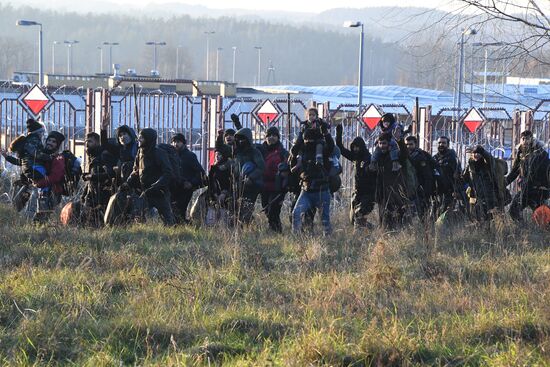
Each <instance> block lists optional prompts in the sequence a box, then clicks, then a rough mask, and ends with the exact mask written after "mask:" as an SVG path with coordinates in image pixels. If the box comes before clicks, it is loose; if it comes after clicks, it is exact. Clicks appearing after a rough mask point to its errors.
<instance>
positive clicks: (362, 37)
mask: <svg viewBox="0 0 550 367" xmlns="http://www.w3.org/2000/svg"><path fill="white" fill-rule="evenodd" d="M344 27H347V28H359V27H361V32H360V34H359V76H358V81H357V84H358V86H357V104H358V107H357V114H358V115H359V114H360V113H361V106H362V105H363V44H364V42H365V30H364V26H363V23H361V22H359V21H355V22H352V21H348V22H345V23H344Z"/></svg>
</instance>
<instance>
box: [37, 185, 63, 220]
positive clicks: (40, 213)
mask: <svg viewBox="0 0 550 367" xmlns="http://www.w3.org/2000/svg"><path fill="white" fill-rule="evenodd" d="M60 202H61V195H59V194H55V193H53V192H52V191H51V190H49V191H40V192H39V193H38V208H37V210H36V213H35V215H34V217H33V221H34V222H35V223H46V222H47V221H48V219H49V218H50V215H51V214H52V212H53V211H54V210H55V208H56V207H57V206H58V205H59V203H60Z"/></svg>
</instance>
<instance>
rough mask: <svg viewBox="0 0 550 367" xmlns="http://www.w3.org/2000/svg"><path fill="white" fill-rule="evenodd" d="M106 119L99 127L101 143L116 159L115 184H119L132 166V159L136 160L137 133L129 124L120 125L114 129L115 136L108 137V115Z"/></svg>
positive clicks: (124, 180) (124, 179)
mask: <svg viewBox="0 0 550 367" xmlns="http://www.w3.org/2000/svg"><path fill="white" fill-rule="evenodd" d="M107 119H108V120H107ZM106 120H107V121H104V125H103V128H102V129H101V145H102V146H103V147H105V149H107V150H108V151H109V153H111V154H112V155H113V156H114V157H116V159H117V164H116V167H115V172H116V186H119V185H120V184H122V183H123V182H126V180H127V179H128V177H129V176H130V174H131V173H132V169H133V168H134V161H135V160H136V155H137V151H138V141H137V135H136V132H135V131H134V129H132V128H131V127H130V126H128V125H122V126H120V127H118V128H117V129H116V131H115V137H116V138H114V139H108V138H107V127H108V126H109V125H110V118H109V117H108V115H107V116H106Z"/></svg>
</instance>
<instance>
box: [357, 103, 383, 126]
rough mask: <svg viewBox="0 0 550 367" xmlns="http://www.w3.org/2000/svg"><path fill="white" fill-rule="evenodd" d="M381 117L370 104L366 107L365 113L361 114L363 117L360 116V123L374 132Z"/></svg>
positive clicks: (376, 109)
mask: <svg viewBox="0 0 550 367" xmlns="http://www.w3.org/2000/svg"><path fill="white" fill-rule="evenodd" d="M381 117H382V113H381V112H380V110H378V108H377V107H376V106H375V105H373V104H371V105H370V106H368V107H367V109H366V110H365V112H363V115H362V116H361V121H362V122H363V123H364V124H365V125H366V126H367V127H368V128H369V129H371V130H374V129H375V128H376V125H378V122H379V121H380V118H381Z"/></svg>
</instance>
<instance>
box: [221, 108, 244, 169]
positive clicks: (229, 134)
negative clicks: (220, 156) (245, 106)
mask: <svg viewBox="0 0 550 367" xmlns="http://www.w3.org/2000/svg"><path fill="white" fill-rule="evenodd" d="M231 121H232V122H233V126H235V129H237V130H240V129H242V124H241V121H240V120H239V116H237V115H236V114H234V113H233V114H231ZM235 129H225V130H224V129H220V130H218V136H217V137H216V148H219V147H221V146H222V145H227V146H228V147H229V148H231V158H233V154H234V151H235V133H236V131H235ZM222 149H224V148H222Z"/></svg>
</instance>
